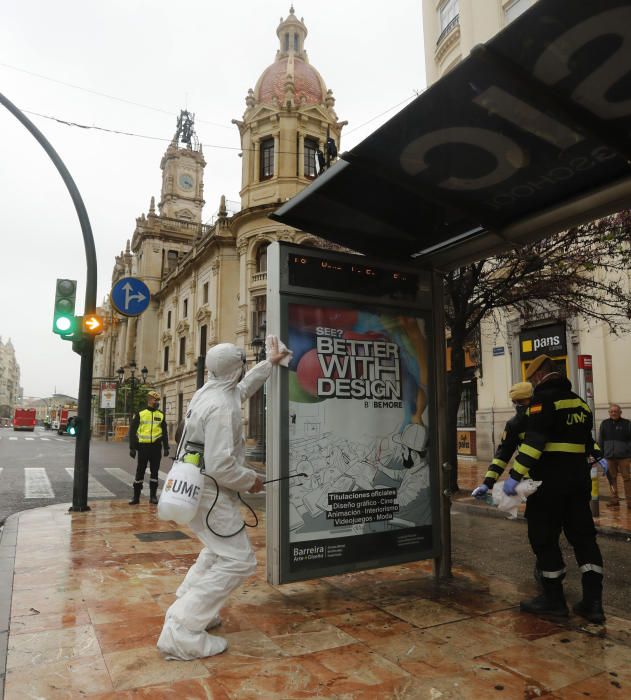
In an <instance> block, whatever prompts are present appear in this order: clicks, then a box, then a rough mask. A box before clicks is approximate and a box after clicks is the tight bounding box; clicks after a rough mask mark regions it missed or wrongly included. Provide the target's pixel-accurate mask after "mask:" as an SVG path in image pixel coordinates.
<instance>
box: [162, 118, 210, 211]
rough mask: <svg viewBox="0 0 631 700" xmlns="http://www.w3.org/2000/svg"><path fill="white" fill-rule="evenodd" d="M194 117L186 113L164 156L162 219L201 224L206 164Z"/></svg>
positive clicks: (180, 120) (178, 122) (179, 119)
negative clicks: (196, 132) (163, 217)
mask: <svg viewBox="0 0 631 700" xmlns="http://www.w3.org/2000/svg"><path fill="white" fill-rule="evenodd" d="M194 118H195V115H194V114H191V113H190V112H188V111H186V110H183V111H182V112H180V116H179V118H178V121H177V131H176V132H175V135H174V136H173V140H172V141H171V143H170V144H169V147H168V148H167V150H166V153H165V154H164V156H163V157H162V162H161V163H160V168H162V192H161V197H160V203H159V204H158V208H159V211H160V215H161V216H165V217H168V218H170V219H183V220H185V221H190V222H191V223H197V224H199V223H201V220H202V207H203V206H204V182H203V174H204V166H205V165H206V161H205V160H204V155H203V153H202V147H201V146H200V144H199V141H198V139H197V135H196V134H195V129H194Z"/></svg>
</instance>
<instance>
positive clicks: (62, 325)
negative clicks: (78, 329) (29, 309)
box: [55, 316, 72, 334]
mask: <svg viewBox="0 0 631 700" xmlns="http://www.w3.org/2000/svg"><path fill="white" fill-rule="evenodd" d="M55 327H56V328H57V330H58V331H59V332H60V333H64V334H65V333H67V332H68V331H69V330H70V329H71V328H72V321H71V320H70V319H69V318H68V317H67V316H60V317H59V318H58V319H56V320H55Z"/></svg>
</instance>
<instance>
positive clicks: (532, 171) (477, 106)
mask: <svg viewBox="0 0 631 700" xmlns="http://www.w3.org/2000/svg"><path fill="white" fill-rule="evenodd" d="M630 134H631V2H629V0H599V1H598V2H567V0H539V2H537V3H536V4H535V5H534V6H533V7H532V8H530V10H528V11H527V12H525V13H524V14H523V15H521V16H520V17H519V18H518V19H517V20H515V21H514V22H512V23H511V24H510V25H509V26H508V27H506V29H504V30H503V31H502V32H500V33H499V34H498V35H496V36H495V37H494V38H493V39H491V40H490V41H489V42H488V43H486V44H484V45H480V46H478V47H476V48H474V50H473V51H472V52H471V54H470V56H469V57H467V58H466V59H465V60H464V61H462V63H460V64H459V65H458V66H457V67H456V68H455V69H454V70H452V71H451V72H450V73H449V74H447V75H446V76H445V77H443V78H442V79H441V80H439V81H438V82H436V83H435V84H434V85H432V86H431V87H430V88H429V89H428V90H427V91H426V92H424V93H423V94H422V95H420V96H419V97H418V98H416V99H415V100H414V101H413V102H412V103H411V104H410V105H408V106H407V107H406V108H405V109H403V110H402V111H401V112H399V113H398V114H397V115H396V116H395V117H393V118H392V119H391V120H390V121H389V122H387V123H386V124H384V125H383V126H382V127H381V128H380V129H378V130H377V131H376V132H374V133H373V134H371V135H370V136H369V137H368V138H366V139H365V140H364V141H362V142H361V143H360V144H359V145H358V146H356V147H355V148H353V149H352V150H350V151H348V152H346V153H344V154H343V155H342V157H341V158H340V159H339V160H338V161H337V162H336V163H335V164H334V165H333V166H332V167H331V168H330V169H329V170H327V171H325V172H324V173H323V174H322V175H321V176H320V177H319V178H318V179H317V180H316V181H315V182H314V183H313V184H311V185H310V186H309V187H308V188H306V189H305V190H304V191H303V192H301V193H300V194H298V195H297V196H296V197H294V198H292V199H291V200H290V201H288V202H287V203H286V204H284V205H283V206H282V207H281V208H280V209H278V210H277V211H276V212H275V214H273V215H272V216H273V218H275V219H277V220H279V221H281V222H284V223H286V224H289V225H291V226H295V227H296V228H299V229H302V230H305V231H309V232H311V233H314V234H317V235H319V236H321V237H323V238H325V239H328V240H330V241H334V242H336V243H339V244H342V245H345V246H348V247H349V248H351V249H354V250H357V251H359V252H362V253H366V254H371V255H379V256H381V257H385V258H390V259H393V260H407V261H409V260H410V258H415V259H417V260H418V261H419V263H422V264H424V265H425V264H430V265H433V266H435V267H437V268H440V269H448V268H450V267H456V266H458V265H461V264H464V263H466V262H468V261H471V260H474V259H479V258H482V257H487V256H489V255H492V254H494V253H498V252H500V251H501V250H502V249H506V248H507V247H511V246H514V245H519V244H521V243H525V242H528V241H532V240H536V239H538V238H541V237H542V236H544V235H546V234H549V233H552V232H554V231H558V230H561V229H563V228H566V227H569V226H572V225H576V224H578V223H581V222H584V221H588V220H591V219H594V218H597V217H599V216H603V215H605V214H608V213H612V212H614V211H619V210H620V209H623V208H625V207H629V206H631V166H630V160H631V139H630V137H629V135H630Z"/></svg>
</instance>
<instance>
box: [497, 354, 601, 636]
mask: <svg viewBox="0 0 631 700" xmlns="http://www.w3.org/2000/svg"><path fill="white" fill-rule="evenodd" d="M526 378H527V379H529V380H530V381H531V382H532V384H533V386H534V393H533V397H532V400H531V403H530V406H529V407H528V410H527V411H526V423H525V431H524V432H525V435H524V439H523V441H522V443H521V445H520V447H519V453H518V454H517V457H516V459H515V462H514V464H513V468H512V469H511V471H510V477H509V478H508V479H507V480H506V481H505V482H504V492H505V493H506V494H508V495H513V494H514V493H515V487H516V486H517V484H518V483H519V481H520V480H521V479H523V478H528V477H530V478H532V479H535V480H537V481H539V480H541V481H542V482H543V483H542V484H541V486H540V487H539V488H538V489H537V491H536V492H535V493H534V494H532V495H531V496H529V497H528V500H527V502H526V519H527V521H528V539H529V541H530V545H531V547H532V549H533V552H534V553H535V556H536V558H537V567H538V568H539V570H540V571H541V576H542V580H541V585H542V588H543V593H542V594H541V595H539V596H536V597H535V598H532V599H530V600H524V601H522V602H521V603H520V609H521V610H522V611H523V612H528V613H533V614H536V615H552V616H555V617H567V615H568V609H567V604H566V602H565V596H564V593H563V579H564V578H565V563H564V561H563V555H562V554H561V548H560V547H559V538H560V535H561V530H563V531H564V532H565V536H566V537H567V539H568V541H569V543H570V544H571V545H572V547H573V548H574V554H575V556H576V561H577V563H578V566H579V569H580V571H581V573H582V588H583V599H582V600H581V601H580V602H578V603H576V605H574V608H573V610H574V612H575V613H576V614H578V615H581V616H582V617H584V618H586V619H587V620H589V621H590V622H594V623H597V624H600V623H602V622H604V620H605V615H604V612H603V607H602V584H603V560H602V555H601V553H600V549H599V547H598V544H597V543H596V528H595V527H594V520H593V518H592V514H591V510H590V498H591V479H590V467H589V464H588V463H587V455H588V454H590V453H591V454H594V455H595V456H601V455H600V450H599V449H598V446H597V445H596V444H595V443H594V440H593V438H592V425H593V417H592V413H591V411H590V409H589V406H588V405H587V404H586V403H585V401H583V399H582V398H581V397H580V396H578V395H577V394H575V393H574V392H573V391H572V385H571V384H570V382H569V381H568V380H567V379H566V378H565V377H563V376H562V374H561V373H560V372H559V371H558V369H557V367H556V366H555V364H554V362H553V361H552V358H550V357H549V356H548V355H539V356H538V357H536V358H535V359H534V360H533V361H532V362H531V363H530V365H529V366H528V369H527V371H526Z"/></svg>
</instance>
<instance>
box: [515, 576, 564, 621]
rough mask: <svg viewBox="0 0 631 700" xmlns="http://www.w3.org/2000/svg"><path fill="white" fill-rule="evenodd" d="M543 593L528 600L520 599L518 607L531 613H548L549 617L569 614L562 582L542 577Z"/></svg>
mask: <svg viewBox="0 0 631 700" xmlns="http://www.w3.org/2000/svg"><path fill="white" fill-rule="evenodd" d="M541 586H542V588H543V593H542V594H541V595H538V596H536V597H534V598H531V599H530V600H522V601H521V602H520V603H519V609H520V610H521V611H522V612H526V613H531V614H532V615H549V616H551V617H567V616H568V615H569V612H568V609H567V604H566V602H565V596H564V595H563V583H562V581H561V580H560V579H549V578H545V577H542V579H541Z"/></svg>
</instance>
